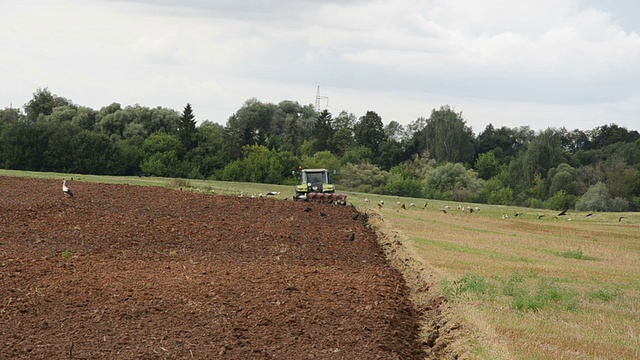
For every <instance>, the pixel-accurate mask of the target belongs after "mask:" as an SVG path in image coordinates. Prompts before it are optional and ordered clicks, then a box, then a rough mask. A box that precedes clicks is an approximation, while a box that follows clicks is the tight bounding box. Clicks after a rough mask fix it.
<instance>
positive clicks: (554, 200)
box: [547, 190, 577, 210]
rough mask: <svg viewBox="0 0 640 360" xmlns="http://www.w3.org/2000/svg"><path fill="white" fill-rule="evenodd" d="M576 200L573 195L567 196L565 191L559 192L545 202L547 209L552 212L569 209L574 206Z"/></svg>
mask: <svg viewBox="0 0 640 360" xmlns="http://www.w3.org/2000/svg"><path fill="white" fill-rule="evenodd" d="M576 200H577V197H576V196H575V195H569V194H567V192H566V191H565V190H560V191H558V192H557V193H556V194H555V195H553V196H552V197H550V198H549V200H547V208H548V209H552V210H564V209H571V208H573V207H574V206H575V205H576Z"/></svg>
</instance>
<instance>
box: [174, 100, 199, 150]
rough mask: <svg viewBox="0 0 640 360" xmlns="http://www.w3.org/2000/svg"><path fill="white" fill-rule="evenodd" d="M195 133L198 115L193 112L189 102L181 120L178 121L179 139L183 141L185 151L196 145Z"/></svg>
mask: <svg viewBox="0 0 640 360" xmlns="http://www.w3.org/2000/svg"><path fill="white" fill-rule="evenodd" d="M195 133H196V117H195V115H194V114H193V109H192V108H191V104H189V103H187V105H185V107H184V110H183V111H182V115H181V116H180V121H179V122H178V139H180V142H182V147H183V148H184V149H185V151H189V150H191V149H193V147H194V145H195V139H194V137H195Z"/></svg>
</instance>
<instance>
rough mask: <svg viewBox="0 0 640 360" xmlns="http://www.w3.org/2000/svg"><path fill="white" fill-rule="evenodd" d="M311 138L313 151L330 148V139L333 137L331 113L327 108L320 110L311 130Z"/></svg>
mask: <svg viewBox="0 0 640 360" xmlns="http://www.w3.org/2000/svg"><path fill="white" fill-rule="evenodd" d="M313 138H314V140H315V142H314V145H315V151H326V150H329V149H330V148H331V139H332V138H333V126H332V119H331V113H329V111H328V110H326V109H325V110H322V112H321V113H320V114H319V115H318V121H317V122H316V124H315V127H314V130H313Z"/></svg>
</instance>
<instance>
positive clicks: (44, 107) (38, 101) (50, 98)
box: [24, 88, 73, 122]
mask: <svg viewBox="0 0 640 360" xmlns="http://www.w3.org/2000/svg"><path fill="white" fill-rule="evenodd" d="M59 106H73V104H72V103H71V100H68V99H65V98H63V97H60V96H58V95H55V94H52V93H51V91H49V89H48V88H44V89H41V88H38V89H37V90H36V92H34V93H33V99H31V100H29V102H28V103H26V104H25V105H24V111H25V112H26V114H27V121H30V122H35V121H38V118H39V117H40V116H48V115H51V114H52V113H53V109H55V108H57V107H59Z"/></svg>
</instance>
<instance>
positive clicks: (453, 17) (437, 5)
mask: <svg viewBox="0 0 640 360" xmlns="http://www.w3.org/2000/svg"><path fill="white" fill-rule="evenodd" d="M586 1H587V0H584V1H580V0H537V1H533V0H521V1H517V2H516V1H505V0H483V1H472V0H409V1H406V0H405V1H402V0H378V1H373V2H371V1H348V2H344V1H288V0H270V1H262V2H247V1H231V0H225V1H204V0H190V1H178V0H138V1H96V0H94V1H80V0H61V1H56V2H55V3H54V2H48V1H44V0H40V1H37V0H24V1H20V2H7V3H6V4H4V3H3V12H2V13H0V46H2V48H3V52H2V53H0V63H2V64H3V66H6V67H7V68H9V69H11V70H10V71H8V72H7V75H6V76H5V79H3V80H4V81H3V82H4V83H5V84H8V85H7V86H4V87H3V88H2V89H0V101H3V102H5V103H7V104H6V105H8V102H12V103H13V104H14V106H15V104H16V103H19V104H24V103H25V102H26V101H28V100H29V98H30V95H31V93H32V92H33V91H34V90H35V89H36V88H37V87H44V86H48V87H49V88H50V90H51V91H53V92H55V93H57V94H59V95H61V96H65V97H68V98H71V99H72V100H74V101H75V102H77V103H79V104H82V105H87V106H91V107H94V108H99V107H101V106H105V105H108V104H109V103H111V102H114V101H115V102H120V103H122V104H123V105H128V104H135V103H140V104H142V105H146V106H166V107H173V108H176V109H178V110H180V109H181V108H182V107H183V106H184V104H185V103H186V102H191V103H192V104H193V105H194V110H195V111H196V115H197V116H198V117H199V119H201V120H203V119H205V118H208V119H212V120H215V121H218V122H221V123H224V122H225V121H226V118H227V117H228V116H229V115H231V114H232V113H233V112H234V111H235V110H237V109H238V108H239V107H240V106H241V105H242V103H243V102H244V100H246V99H248V98H251V97H256V98H258V99H259V100H261V101H270V102H279V101H281V100H285V99H291V100H297V101H299V102H301V103H303V104H308V103H312V102H313V101H314V95H315V89H316V86H317V85H321V86H322V88H323V89H325V91H326V92H327V95H328V96H329V97H330V103H332V104H333V106H336V107H338V108H333V106H332V107H331V110H332V111H335V112H336V114H337V113H338V112H339V111H341V110H349V111H351V112H353V113H355V114H356V115H357V116H360V115H361V114H364V112H366V111H367V110H374V111H377V112H379V114H380V115H381V116H382V117H383V118H384V119H385V121H387V119H388V120H397V121H400V122H401V123H407V122H409V121H413V120H415V118H417V117H419V116H429V114H430V111H431V109H432V108H434V107H439V106H440V105H443V104H449V105H451V106H453V107H455V108H456V109H458V110H462V111H463V112H464V113H465V114H466V115H467V116H468V121H469V122H470V123H471V122H473V123H474V124H475V123H478V124H482V123H485V122H488V121H489V122H490V121H492V120H491V119H496V120H495V121H498V119H499V121H502V122H504V123H505V124H506V123H512V122H515V123H518V122H527V123H530V124H531V125H532V127H533V128H539V127H545V126H548V125H550V124H553V125H557V124H558V122H559V121H560V122H561V121H567V122H570V121H573V122H576V121H582V122H583V123H585V124H587V123H591V122H598V124H602V123H608V122H616V123H621V124H622V123H623V122H626V124H634V123H635V124H637V123H638V121H637V120H635V114H636V113H637V112H636V113H634V111H635V110H638V108H639V107H640V106H639V105H638V103H639V102H640V99H639V97H640V95H639V94H638V90H637V85H636V84H637V83H638V81H639V80H640V73H639V70H638V67H637V66H636V64H637V63H639V60H640V37H639V36H638V34H637V33H636V32H633V31H630V30H629V29H628V28H625V27H623V26H622V25H621V23H620V22H619V21H618V20H617V19H618V17H617V16H619V15H618V14H619V13H614V12H611V11H610V10H607V11H603V10H600V7H599V6H600V5H598V4H593V3H592V2H593V1H594V0H589V2H588V3H587V2H586ZM636 9H637V8H636ZM6 105H5V104H1V103H0V106H6ZM199 114H200V115H199ZM605 115H606V116H605ZM476 117H477V118H476ZM605 117H606V118H607V119H605ZM598 124H596V125H598ZM484 125H486V124H484ZM484 125H474V128H475V127H476V126H480V127H481V128H483V127H484ZM496 125H500V124H496ZM521 125H522V124H521ZM476 130H477V129H476Z"/></svg>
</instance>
